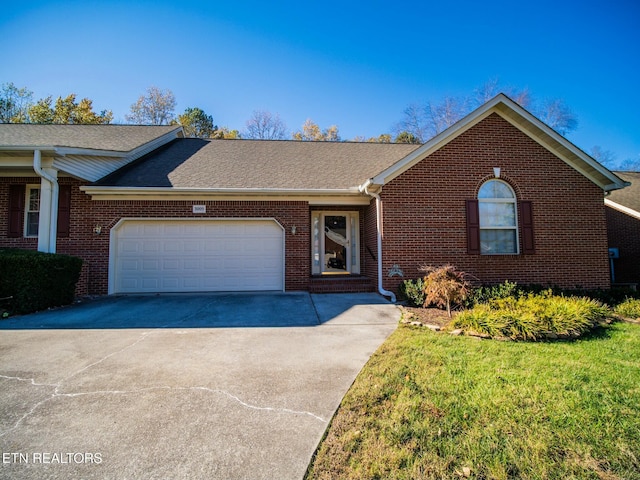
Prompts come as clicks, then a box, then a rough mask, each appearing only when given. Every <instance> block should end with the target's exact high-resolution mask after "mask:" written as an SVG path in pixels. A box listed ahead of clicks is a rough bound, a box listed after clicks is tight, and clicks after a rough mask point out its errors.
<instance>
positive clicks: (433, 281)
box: [420, 265, 471, 317]
mask: <svg viewBox="0 0 640 480" xmlns="http://www.w3.org/2000/svg"><path fill="white" fill-rule="evenodd" d="M420 271H421V272H424V273H425V277H424V279H423V282H424V283H423V291H424V294H425V299H424V305H423V306H424V307H427V306H428V305H430V304H432V303H433V304H435V305H437V306H439V307H446V309H447V314H448V315H449V317H451V304H452V303H460V302H462V301H463V300H464V299H465V298H466V297H467V295H468V294H469V291H470V289H471V284H470V283H469V281H468V280H467V277H468V275H467V274H466V273H465V272H461V271H460V270H458V269H456V267H454V266H453V265H443V266H441V267H433V266H424V267H420Z"/></svg>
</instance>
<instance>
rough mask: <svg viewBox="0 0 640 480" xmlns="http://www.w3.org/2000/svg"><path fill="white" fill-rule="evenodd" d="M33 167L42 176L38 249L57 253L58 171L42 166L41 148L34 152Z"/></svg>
mask: <svg viewBox="0 0 640 480" xmlns="http://www.w3.org/2000/svg"><path fill="white" fill-rule="evenodd" d="M33 169H34V170H35V172H36V173H37V174H38V176H39V177H40V215H39V219H38V251H40V252H46V253H55V252H56V237H57V233H58V190H59V187H58V171H57V170H56V169H54V168H42V156H41V153H40V150H36V151H34V152H33Z"/></svg>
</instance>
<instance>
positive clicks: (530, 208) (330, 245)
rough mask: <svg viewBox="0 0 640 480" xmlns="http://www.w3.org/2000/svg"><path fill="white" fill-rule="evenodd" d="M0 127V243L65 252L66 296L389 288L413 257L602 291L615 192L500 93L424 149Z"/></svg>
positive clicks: (152, 130)
mask: <svg viewBox="0 0 640 480" xmlns="http://www.w3.org/2000/svg"><path fill="white" fill-rule="evenodd" d="M182 137H183V135H182V130H181V129H180V128H179V127H178V128H175V127H141V126H115V125H106V126H80V125H48V126H41V125H0V211H4V212H7V214H6V215H3V216H2V217H0V247H23V248H32V249H36V248H37V249H39V250H42V251H50V252H53V251H57V252H60V253H69V254H73V255H77V256H80V257H82V258H83V259H84V260H85V266H84V270H83V274H82V278H81V284H80V287H79V291H80V292H81V293H91V294H106V293H110V294H113V293H136V292H193V291H240V290H245V291H253V290H275V291H282V290H286V291H293V290H307V291H311V292H351V291H373V290H378V291H380V292H381V293H384V294H387V295H390V293H392V292H394V291H396V289H397V287H398V285H399V283H400V282H401V281H402V280H403V279H407V278H416V277H418V276H419V275H420V273H419V270H418V269H419V267H420V266H421V265H440V264H445V263H451V264H454V265H456V266H457V267H459V268H460V269H462V270H465V271H466V272H468V273H470V274H472V275H474V276H475V277H476V278H477V279H478V280H479V281H482V282H487V283H488V282H501V281H503V280H506V279H509V280H512V281H517V282H520V283H539V284H550V285H559V286H564V287H574V286H582V287H590V288H596V287H600V288H606V287H608V286H609V283H610V278H609V258H608V253H607V247H608V245H607V228H606V223H605V207H604V204H603V195H604V193H605V192H609V191H612V190H616V189H620V188H623V187H624V186H625V185H626V183H625V182H624V181H623V179H621V178H619V177H618V176H616V175H615V174H613V173H612V172H610V171H609V170H607V169H606V168H604V167H603V166H602V165H600V164H599V163H597V162H596V161H595V160H594V159H593V158H591V157H590V156H588V155H587V154H585V153H584V152H583V151H581V150H580V149H578V148H577V147H575V146H574V145H573V144H571V143H570V142H569V141H567V140H566V139H564V138H563V137H562V136H560V135H559V134H557V133H556V132H555V131H553V130H552V129H550V128H549V127H547V126H546V125H544V124H543V123H542V122H540V121H539V120H537V119H536V118H535V117H533V116H532V115H531V114H530V113H528V112H527V111H526V110H524V109H522V108H521V107H520V106H518V105H517V104H515V103H514V102H512V101H511V100H510V99H508V98H507V97H505V96H504V95H499V96H497V97H496V98H494V99H493V100H491V101H489V102H488V103H487V104H485V105H484V106H482V107H480V108H479V109H477V110H476V111H474V112H472V113H471V114H470V115H468V116H467V117H465V118H464V119H462V120H461V121H460V122H458V123H456V124H455V125H453V126H452V127H450V128H449V129H447V130H446V131H444V132H442V133H441V134H439V135H438V136H436V137H435V138H433V139H432V140H430V141H429V142H427V143H426V144H424V145H420V146H416V145H406V144H380V143H353V142H295V141H259V140H200V139H192V138H182Z"/></svg>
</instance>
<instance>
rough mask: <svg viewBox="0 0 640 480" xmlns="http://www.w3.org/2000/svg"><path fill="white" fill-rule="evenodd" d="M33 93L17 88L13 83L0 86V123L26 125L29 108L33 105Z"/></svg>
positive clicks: (23, 88)
mask: <svg viewBox="0 0 640 480" xmlns="http://www.w3.org/2000/svg"><path fill="white" fill-rule="evenodd" d="M32 98H33V92H31V91H30V90H28V89H27V88H26V87H22V88H18V87H16V86H15V85H14V84H13V82H10V83H3V84H2V86H0V123H26V122H27V121H28V120H29V107H30V106H31V105H32V104H33V100H32Z"/></svg>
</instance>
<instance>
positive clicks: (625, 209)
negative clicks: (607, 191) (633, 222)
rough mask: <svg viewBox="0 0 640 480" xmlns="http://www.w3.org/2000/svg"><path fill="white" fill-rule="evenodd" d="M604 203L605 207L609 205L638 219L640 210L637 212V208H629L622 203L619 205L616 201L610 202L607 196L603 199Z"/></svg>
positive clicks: (639, 218)
mask: <svg viewBox="0 0 640 480" xmlns="http://www.w3.org/2000/svg"><path fill="white" fill-rule="evenodd" d="M604 204H605V205H606V206H607V207H611V208H613V209H614V210H618V211H619V212H622V213H626V214H627V215H630V216H632V217H634V218H637V219H638V220H640V212H638V211H637V210H634V209H632V208H629V207H625V206H624V205H620V204H619V203H616V202H612V201H611V200H609V199H608V198H605V199H604Z"/></svg>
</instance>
